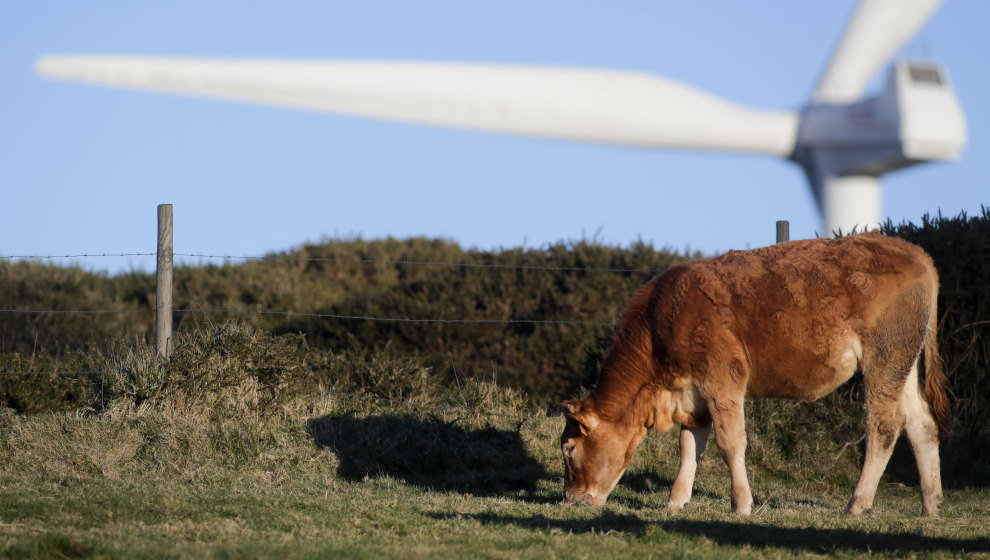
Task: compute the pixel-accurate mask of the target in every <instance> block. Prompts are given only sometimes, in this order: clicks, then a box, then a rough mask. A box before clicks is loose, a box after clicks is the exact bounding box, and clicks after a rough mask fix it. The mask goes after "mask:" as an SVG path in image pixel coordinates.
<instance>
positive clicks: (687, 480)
mask: <svg viewBox="0 0 990 560" xmlns="http://www.w3.org/2000/svg"><path fill="white" fill-rule="evenodd" d="M711 431H712V427H711V425H708V426H706V427H704V428H688V427H686V426H682V427H681V468H680V470H678V472H677V478H676V479H675V480H674V485H673V486H672V487H671V489H670V500H669V501H668V502H667V507H668V508H670V509H680V508H682V507H684V506H685V505H687V503H688V502H689V501H691V489H692V488H693V487H694V475H695V473H696V472H698V461H699V460H701V454H702V453H704V452H705V445H707V443H708V434H710V433H711Z"/></svg>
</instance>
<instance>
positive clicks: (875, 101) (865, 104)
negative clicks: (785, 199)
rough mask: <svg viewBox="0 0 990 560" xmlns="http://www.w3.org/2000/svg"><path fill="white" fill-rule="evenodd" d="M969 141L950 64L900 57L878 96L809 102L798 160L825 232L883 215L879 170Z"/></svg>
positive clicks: (950, 151) (949, 153)
mask: <svg viewBox="0 0 990 560" xmlns="http://www.w3.org/2000/svg"><path fill="white" fill-rule="evenodd" d="M965 143H966V120H965V117H964V116H963V112H962V109H961V107H960V105H959V101H958V99H957V98H956V95H955V92H954V91H953V89H952V86H951V84H950V83H949V81H948V78H947V76H946V74H945V72H944V70H942V69H941V68H939V67H937V66H934V65H931V64H927V63H912V62H905V61H901V62H897V63H895V64H894V65H893V66H892V67H891V68H890V71H889V72H888V74H887V81H886V84H885V85H884V88H883V90H882V92H881V93H880V94H879V95H876V96H874V97H870V98H867V99H863V100H862V101H857V102H853V103H841V104H840V103H831V104H830V103H813V104H811V105H808V106H807V107H806V108H805V109H804V110H803V111H802V112H801V123H800V126H799V127H798V133H797V140H796V147H795V150H794V153H793V154H792V155H791V159H792V160H794V161H795V162H797V163H798V164H800V165H801V166H802V167H803V168H804V170H805V173H806V174H807V176H808V180H809V182H810V183H811V187H812V192H813V193H814V195H815V200H816V202H817V203H818V206H819V208H820V209H821V211H822V216H823V220H824V223H825V231H826V233H833V232H836V231H842V232H849V231H851V230H852V229H853V228H856V229H858V230H859V231H862V230H864V229H868V228H872V227H876V225H877V224H878V222H880V220H881V216H882V212H881V208H882V197H881V188H880V181H879V177H880V175H882V174H884V173H888V172H890V171H895V170H897V169H901V168H904V167H907V166H910V165H914V164H916V163H922V162H925V161H940V160H951V159H955V158H957V157H958V156H959V153H960V152H961V151H962V148H963V146H964V145H965Z"/></svg>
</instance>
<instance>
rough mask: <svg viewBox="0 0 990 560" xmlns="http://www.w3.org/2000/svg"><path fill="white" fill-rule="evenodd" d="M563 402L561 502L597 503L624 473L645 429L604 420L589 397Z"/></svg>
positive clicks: (609, 491) (605, 497)
mask: <svg viewBox="0 0 990 560" xmlns="http://www.w3.org/2000/svg"><path fill="white" fill-rule="evenodd" d="M562 405H563V407H564V408H565V409H566V411H567V415H566V418H567V423H566V425H565V426H564V433H563V434H562V435H561V436H560V448H561V451H562V452H563V454H564V501H565V502H566V503H569V504H574V503H583V504H588V505H591V506H600V505H602V504H604V503H605V500H606V499H607V498H608V495H609V493H611V492H612V489H613V488H615V485H616V483H618V482H619V478H621V477H622V473H624V472H625V470H626V467H627V466H628V465H629V461H630V460H631V459H632V456H633V452H634V451H635V450H636V446H637V445H639V442H640V441H641V440H642V439H643V436H645V435H646V428H645V427H644V426H638V427H637V426H636V425H635V424H632V425H630V424H626V423H623V422H613V421H608V420H605V419H603V418H601V417H600V416H599V415H598V414H597V413H596V412H595V410H594V406H593V403H592V402H591V401H589V400H588V399H585V400H583V401H580V400H570V401H566V402H564V403H562Z"/></svg>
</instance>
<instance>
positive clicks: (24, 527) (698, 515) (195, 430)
mask: <svg viewBox="0 0 990 560" xmlns="http://www.w3.org/2000/svg"><path fill="white" fill-rule="evenodd" d="M222 392H223V393H224V394H223V395H220V396H219V397H217V398H213V399H211V400H210V401H209V403H207V402H206V401H204V400H203V398H202V395H183V394H181V393H171V394H169V396H168V397H167V398H162V399H157V400H149V401H145V402H143V403H141V404H135V403H134V402H128V401H126V400H120V401H118V402H114V403H110V405H109V406H108V407H106V408H105V409H103V410H101V411H98V412H96V411H89V412H86V413H83V412H75V413H54V414H42V415H18V414H14V413H13V412H11V411H10V410H9V409H0V556H3V557H9V558H21V557H25V558H31V557H35V558H50V557H55V558H57V557H69V558H72V557H81V558H87V557H126V558H140V557H155V558H163V557H164V558H204V557H206V558H210V557H212V558H239V557H279V558H282V557H285V558H307V557H313V558H317V557H318V558H327V557H353V558H382V557H393V558H416V557H437V558H540V559H541V560H546V559H549V558H631V557H635V558H723V557H724V558H749V557H759V558H782V557H816V556H822V555H828V556H837V557H866V556H871V557H898V558H899V557H926V558H927V557H932V558H956V557H961V556H964V555H965V556H966V557H980V556H982V557H990V489H988V488H987V487H978V488H953V487H952V486H951V481H947V483H948V484H947V489H946V506H945V509H944V510H943V514H942V517H941V518H940V519H935V520H930V519H923V518H921V517H919V512H920V499H919V496H918V491H917V488H915V487H913V486H912V485H910V484H905V483H901V482H891V481H889V480H887V479H885V481H884V482H883V483H882V484H881V488H880V490H879V493H878V497H877V504H876V510H875V511H874V512H873V513H872V514H870V515H867V516H864V517H860V518H853V517H848V516H845V515H842V513H841V510H842V508H843V507H844V505H845V503H846V501H847V499H848V496H849V494H850V493H851V490H852V485H853V483H854V481H855V477H856V475H857V473H856V472H855V469H850V468H849V467H848V466H843V465H845V463H842V462H836V464H835V465H830V464H828V462H827V461H826V462H822V461H814V462H811V463H813V464H808V462H806V463H803V464H802V463H796V464H793V465H784V466H782V468H779V469H767V468H764V467H762V466H751V482H752V484H753V489H754V494H755V497H756V504H755V507H754V513H753V515H752V516H750V517H747V518H742V517H738V516H734V515H732V514H731V513H730V512H729V510H730V508H729V499H728V485H729V482H728V471H727V469H726V468H725V467H724V465H723V464H722V461H721V458H720V457H719V456H718V453H717V451H716V450H715V449H714V446H711V447H710V448H709V450H708V452H707V453H706V456H705V458H704V460H703V463H702V468H701V471H700V472H699V476H698V481H697V483H696V487H695V497H694V499H693V501H692V503H691V504H689V505H688V507H687V508H685V509H684V510H682V511H677V512H669V511H667V510H665V509H664V504H665V501H666V498H667V492H668V490H669V486H670V482H671V479H672V478H673V475H674V474H675V472H676V458H675V457H674V456H673V455H672V454H673V452H674V449H675V438H674V437H672V434H667V435H666V436H662V437H661V436H656V435H651V436H650V437H649V438H647V441H646V442H645V443H644V445H643V446H642V447H641V448H640V451H639V453H638V454H637V457H636V459H635V460H634V462H633V464H632V465H631V467H630V469H629V471H628V472H627V474H626V475H625V477H624V479H623V480H622V482H621V483H620V486H619V488H617V490H616V491H615V492H614V493H613V495H612V497H611V498H610V499H609V502H608V503H607V504H606V506H605V507H604V508H602V509H592V508H589V507H585V506H562V505H560V499H561V492H562V479H561V477H562V464H561V460H560V458H559V451H558V444H557V441H558V438H559V434H560V430H561V428H562V424H563V419H562V418H561V417H560V416H559V414H557V413H555V412H551V413H549V414H548V413H547V412H545V411H539V410H534V409H532V408H529V407H528V405H526V404H525V402H526V401H524V400H523V399H521V398H518V397H517V396H516V395H515V394H514V393H512V392H511V391H507V390H505V389H500V388H496V387H493V386H490V385H486V384H479V383H474V382H470V383H467V382H466V383H464V384H463V385H462V386H461V387H460V388H459V389H457V390H453V391H451V390H447V391H445V392H443V393H442V394H433V395H421V396H419V397H415V398H412V399H411V401H412V403H411V404H401V403H398V402H393V401H387V400H383V399H377V400H376V399H369V398H367V397H354V396H347V395H340V394H334V393H329V392H322V393H311V394H306V395H301V396H296V397H294V398H291V399H288V400H286V401H284V402H282V403H280V404H279V405H278V406H274V407H267V408H266V407H259V406H256V404H257V403H258V402H259V401H258V394H257V387H255V386H252V385H251V384H250V383H241V384H239V385H236V386H230V387H227V388H225V389H223V391H222ZM766 462H767V461H766V460H764V461H761V464H765V463H766Z"/></svg>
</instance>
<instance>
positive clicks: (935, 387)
mask: <svg viewBox="0 0 990 560" xmlns="http://www.w3.org/2000/svg"><path fill="white" fill-rule="evenodd" d="M932 298H933V300H934V299H937V298H936V297H935V296H934V295H933V296H932ZM945 383H946V378H945V372H944V371H942V360H941V359H940V358H939V355H938V304H937V303H936V302H934V301H933V302H932V312H931V315H930V316H929V318H928V328H927V329H926V332H925V390H924V396H925V400H926V401H928V405H929V406H930V407H931V409H932V415H933V416H934V417H935V424H937V425H938V431H939V435H941V436H943V437H944V436H946V435H948V433H949V397H948V396H947V395H946V392H945Z"/></svg>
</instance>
